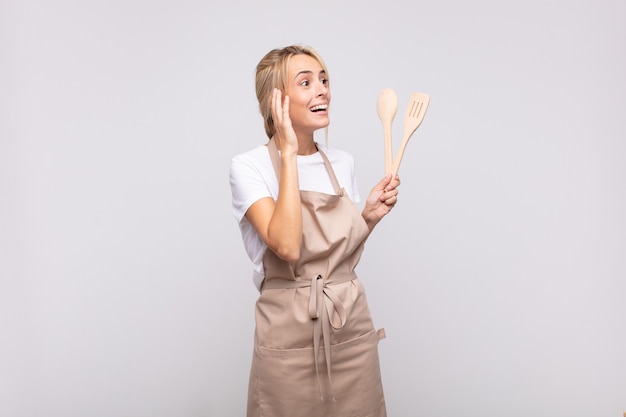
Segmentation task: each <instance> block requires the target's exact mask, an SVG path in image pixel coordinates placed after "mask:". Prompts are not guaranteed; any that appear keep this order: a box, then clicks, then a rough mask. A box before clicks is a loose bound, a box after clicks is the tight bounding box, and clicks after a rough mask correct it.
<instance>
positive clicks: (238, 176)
mask: <svg viewBox="0 0 626 417" xmlns="http://www.w3.org/2000/svg"><path fill="white" fill-rule="evenodd" d="M230 189H231V193H232V204H233V215H234V216H235V218H236V219H237V221H238V222H241V220H242V219H243V217H244V216H245V214H246V211H248V209H249V208H250V206H251V205H252V204H254V203H255V202H257V201H259V200H260V199H262V198H265V197H271V196H272V195H271V193H270V190H269V188H268V186H267V184H266V183H265V181H264V179H263V175H262V174H261V172H260V170H259V169H258V167H256V166H255V164H254V163H253V161H251V160H248V159H246V158H244V157H242V156H236V157H234V158H233V159H232V160H231V163H230Z"/></svg>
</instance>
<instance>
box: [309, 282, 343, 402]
mask: <svg viewBox="0 0 626 417" xmlns="http://www.w3.org/2000/svg"><path fill="white" fill-rule="evenodd" d="M335 315H336V316H337V317H338V319H339V322H338V323H335V321H334V317H335ZM309 317H311V320H313V321H314V323H313V351H314V355H315V374H316V376H317V384H318V387H319V390H320V399H321V400H322V401H324V396H323V395H322V385H321V382H320V375H319V360H318V356H319V349H320V338H323V340H324V356H325V358H326V371H327V374H328V385H329V387H330V392H331V393H332V395H333V401H334V400H335V394H334V390H333V384H332V377H331V359H330V328H331V326H332V327H333V329H335V330H339V329H341V328H342V327H343V326H344V325H345V324H346V321H347V314H346V310H345V309H344V307H343V304H342V303H341V300H340V299H339V297H337V295H336V294H335V293H334V292H333V291H332V289H331V288H330V286H328V285H327V284H326V283H325V282H324V278H323V277H322V276H321V275H319V274H318V275H315V276H313V278H311V295H310V296H309ZM320 318H321V320H319V319H320Z"/></svg>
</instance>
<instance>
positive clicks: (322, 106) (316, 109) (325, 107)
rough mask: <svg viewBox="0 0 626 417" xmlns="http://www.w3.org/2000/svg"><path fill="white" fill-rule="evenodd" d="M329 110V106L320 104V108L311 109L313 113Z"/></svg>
mask: <svg viewBox="0 0 626 417" xmlns="http://www.w3.org/2000/svg"><path fill="white" fill-rule="evenodd" d="M327 108H328V104H320V105H319V106H314V107H311V111H318V110H326V109H327Z"/></svg>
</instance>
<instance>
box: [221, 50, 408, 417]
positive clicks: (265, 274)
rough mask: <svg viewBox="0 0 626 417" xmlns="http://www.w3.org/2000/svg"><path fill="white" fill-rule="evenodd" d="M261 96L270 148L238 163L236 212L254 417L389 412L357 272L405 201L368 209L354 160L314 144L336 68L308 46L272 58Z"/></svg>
mask: <svg viewBox="0 0 626 417" xmlns="http://www.w3.org/2000/svg"><path fill="white" fill-rule="evenodd" d="M256 95H257V99H258V101H259V108H260V111H261V115H262V116H263V119H264V123H265V133H266V135H267V137H268V141H267V143H265V144H263V145H259V146H257V147H255V148H254V149H252V150H250V151H248V152H245V153H243V154H240V155H237V156H236V157H234V158H233V159H232V161H231V167H230V184H231V189H232V204H233V212H234V215H235V217H236V219H237V221H238V222H239V226H240V230H241V234H242V238H243V242H244V247H245V249H246V252H247V254H248V256H249V257H250V259H251V261H252V263H253V267H254V274H253V280H254V283H255V284H256V286H257V288H258V289H259V291H260V295H259V298H258V301H257V303H256V312H255V319H256V329H255V338H254V353H253V360H252V369H251V372H250V382H249V390H248V417H260V416H269V417H315V416H320V417H331V416H337V417H340V416H345V417H348V416H350V417H357V416H363V417H365V416H368V417H383V416H386V409H385V400H384V395H383V388H382V384H381V377H380V369H379V361H378V347H377V346H378V341H379V340H380V339H381V338H382V337H384V333H383V331H382V330H376V329H375V328H374V325H373V322H372V319H371V316H370V312H369V308H368V305H367V300H366V297H365V292H364V289H363V285H362V284H361V281H360V280H359V279H358V277H357V275H356V273H355V267H356V266H357V264H358V262H359V259H360V256H361V253H362V251H363V246H364V243H365V241H366V239H367V238H368V236H369V234H370V233H371V231H372V230H373V229H374V227H375V226H376V225H377V224H378V222H379V221H380V220H381V219H382V218H383V217H384V216H386V215H387V214H388V213H389V212H390V211H391V209H392V208H393V207H394V205H395V204H396V202H397V199H398V186H399V185H400V180H399V178H398V177H396V178H391V175H387V176H386V177H384V178H382V179H381V180H380V182H378V184H376V185H375V186H374V187H373V188H372V190H371V192H370V193H369V195H368V197H367V199H366V200H365V203H364V208H363V210H362V211H361V212H359V210H358V209H357V208H356V206H355V204H358V203H360V196H359V191H358V188H357V182H356V177H355V174H354V160H353V158H352V156H351V155H350V154H348V153H346V152H344V151H340V150H338V149H334V148H332V147H328V146H326V145H325V144H321V143H317V142H315V140H314V132H315V131H317V130H319V129H323V128H326V127H327V126H328V124H329V116H328V114H329V104H330V99H331V94H330V84H329V73H328V70H327V68H326V66H325V64H324V61H323V60H322V58H321V57H320V56H319V55H318V53H317V52H316V51H315V50H313V49H312V48H310V47H305V46H299V45H292V46H288V47H285V48H281V49H274V50H271V51H270V52H268V53H267V54H266V55H265V56H264V57H263V58H262V59H261V61H260V62H259V63H258V65H257V71H256Z"/></svg>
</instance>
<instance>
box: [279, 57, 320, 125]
mask: <svg viewBox="0 0 626 417" xmlns="http://www.w3.org/2000/svg"><path fill="white" fill-rule="evenodd" d="M285 94H286V95H288V96H289V116H290V118H291V124H292V125H293V128H294V130H295V132H296V134H297V135H298V136H299V135H313V132H315V131H316V130H318V129H321V128H324V127H326V126H328V124H329V123H330V120H329V118H328V105H329V103H330V88H329V85H328V79H327V75H326V72H324V69H323V68H322V66H321V65H320V63H319V62H318V61H317V60H316V59H315V58H313V57H310V56H308V55H294V56H292V57H291V59H290V60H289V67H288V74H287V87H286V90H285Z"/></svg>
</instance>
